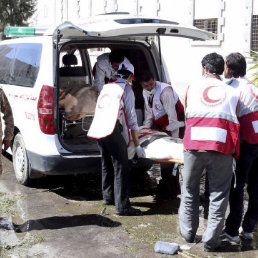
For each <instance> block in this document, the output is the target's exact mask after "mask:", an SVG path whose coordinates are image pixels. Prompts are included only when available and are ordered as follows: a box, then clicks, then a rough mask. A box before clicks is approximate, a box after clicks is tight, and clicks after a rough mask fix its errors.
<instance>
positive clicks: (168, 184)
mask: <svg viewBox="0 0 258 258" xmlns="http://www.w3.org/2000/svg"><path fill="white" fill-rule="evenodd" d="M139 82H140V84H141V86H142V87H143V98H144V116H145V117H144V122H143V126H144V127H147V128H154V129H156V130H160V131H165V132H167V133H168V134H170V135H171V136H173V137H179V128H180V127H183V126H184V122H183V120H184V107H183V105H182V103H181V102H180V100H179V97H178V95H177V94H176V92H175V91H174V90H173V88H172V86H171V85H169V84H167V83H163V82H159V81H156V80H155V79H154V76H153V74H152V73H151V72H150V71H144V72H142V73H141V74H140V76H139ZM173 167H174V164H173V163H161V177H162V180H161V182H160V184H159V189H160V191H161V195H163V198H165V199H173V198H175V197H176V196H177V191H179V188H180V187H179V183H178V179H177V177H176V176H173V175H172V170H173Z"/></svg>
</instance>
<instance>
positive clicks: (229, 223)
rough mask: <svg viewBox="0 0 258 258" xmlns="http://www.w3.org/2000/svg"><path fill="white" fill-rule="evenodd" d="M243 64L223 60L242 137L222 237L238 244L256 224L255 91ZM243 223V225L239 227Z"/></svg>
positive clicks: (239, 58) (235, 56)
mask: <svg viewBox="0 0 258 258" xmlns="http://www.w3.org/2000/svg"><path fill="white" fill-rule="evenodd" d="M245 74H246V60H245V58H244V56H243V55H241V54H240V53H232V54H230V55H228V56H227V57H226V64H225V70H224V75H225V77H226V78H231V80H230V81H229V82H228V84H229V85H230V86H232V88H234V89H236V90H238V91H239V92H241V99H240V107H239V122H240V133H241V145H240V156H239V159H238V160H237V163H236V164H237V165H236V173H235V174H236V178H235V180H236V181H235V180H232V185H231V191H230V197H229V204H230V213H229V215H228V217H227V219H226V225H225V226H226V227H225V230H224V234H223V235H224V236H225V237H227V238H228V239H230V240H231V241H233V242H236V243H240V238H239V229H240V226H241V224H242V232H241V236H242V237H243V238H245V239H249V240H252V238H253V234H252V232H253V230H254V228H255V224H256V223H257V220H258V89H257V87H256V86H255V85H254V84H253V83H252V82H251V81H249V80H247V78H246V77H245ZM245 183H247V185H248V186H247V192H248V196H249V201H248V208H247V211H246V213H245V216H244V219H243V222H242V216H243V202H244V186H245ZM241 222H242V223H241Z"/></svg>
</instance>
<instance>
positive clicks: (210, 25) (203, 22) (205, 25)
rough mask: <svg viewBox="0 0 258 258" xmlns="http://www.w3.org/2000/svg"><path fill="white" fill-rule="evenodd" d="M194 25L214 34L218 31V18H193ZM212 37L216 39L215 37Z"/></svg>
mask: <svg viewBox="0 0 258 258" xmlns="http://www.w3.org/2000/svg"><path fill="white" fill-rule="evenodd" d="M194 26H195V27H197V28H199V29H202V30H207V31H210V32H213V33H215V34H217V33H218V19H217V18H216V19H195V20H194ZM214 39H217V38H216V37H215V38H214Z"/></svg>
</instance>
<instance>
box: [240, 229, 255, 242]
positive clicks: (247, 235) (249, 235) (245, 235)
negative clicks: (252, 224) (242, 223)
mask: <svg viewBox="0 0 258 258" xmlns="http://www.w3.org/2000/svg"><path fill="white" fill-rule="evenodd" d="M241 237H243V238H244V239H246V240H253V238H254V235H253V233H251V232H250V233H249V232H245V231H242V232H241Z"/></svg>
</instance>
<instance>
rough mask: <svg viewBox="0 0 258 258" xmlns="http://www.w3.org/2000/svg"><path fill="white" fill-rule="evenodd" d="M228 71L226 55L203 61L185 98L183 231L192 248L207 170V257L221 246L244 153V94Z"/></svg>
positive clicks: (203, 237) (205, 240)
mask: <svg viewBox="0 0 258 258" xmlns="http://www.w3.org/2000/svg"><path fill="white" fill-rule="evenodd" d="M223 71H224V60H223V57H222V56H221V55H218V54H217V53H211V54H208V55H206V56H205V57H204V58H203V59H202V74H203V78H202V79H201V80H200V81H197V82H196V83H193V84H192V85H190V86H189V87H188V90H187V95H186V129H185V135H184V148H185V151H184V170H183V189H182V198H181V204H180V209H179V228H180V233H181V235H182V237H183V238H184V239H185V240H186V241H187V242H189V243H192V242H194V239H195V235H196V232H197V229H198V226H199V191H200V178H201V175H202V172H203V170H204V169H206V170H207V172H206V173H207V177H208V182H209V200H210V203H209V217H208V222H207V228H206V231H205V232H204V234H203V236H202V242H203V243H204V251H206V252H213V251H215V250H216V249H217V248H218V247H219V246H220V241H221V239H220V235H221V232H222V229H223V226H224V218H225V213H226V209H227V205H228V198H229V191H230V185H231V179H232V175H233V169H232V166H233V154H234V155H235V156H237V155H238V153H239V130H240V126H239V121H238V119H237V108H238V103H239V99H240V94H239V93H238V92H236V91H235V90H234V89H232V88H231V87H229V86H228V85H226V84H225V83H223V82H222V80H221V79H220V75H221V74H222V73H223Z"/></svg>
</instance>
